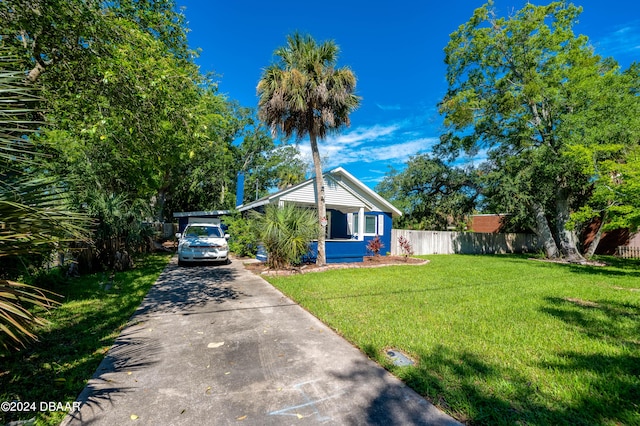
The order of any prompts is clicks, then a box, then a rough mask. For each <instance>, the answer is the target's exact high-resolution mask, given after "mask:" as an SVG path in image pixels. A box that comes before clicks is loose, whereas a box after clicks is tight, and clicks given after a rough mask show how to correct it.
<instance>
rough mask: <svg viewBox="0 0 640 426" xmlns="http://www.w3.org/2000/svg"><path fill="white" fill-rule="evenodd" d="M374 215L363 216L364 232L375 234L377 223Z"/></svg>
mask: <svg viewBox="0 0 640 426" xmlns="http://www.w3.org/2000/svg"><path fill="white" fill-rule="evenodd" d="M377 222H378V221H377V220H376V216H369V215H367V216H365V217H364V233H365V234H376V224H377Z"/></svg>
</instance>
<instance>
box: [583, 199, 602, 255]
mask: <svg viewBox="0 0 640 426" xmlns="http://www.w3.org/2000/svg"><path fill="white" fill-rule="evenodd" d="M606 220H607V211H606V210H605V211H604V212H602V215H601V216H600V225H598V230H597V231H596V235H594V236H593V241H591V244H590V245H589V248H588V249H587V251H586V252H585V253H584V257H586V258H587V259H591V258H592V257H593V255H594V254H595V253H596V249H597V248H598V244H600V239H601V238H602V229H603V228H604V224H605V222H606Z"/></svg>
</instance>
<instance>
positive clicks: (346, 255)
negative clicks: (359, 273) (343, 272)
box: [304, 240, 367, 263]
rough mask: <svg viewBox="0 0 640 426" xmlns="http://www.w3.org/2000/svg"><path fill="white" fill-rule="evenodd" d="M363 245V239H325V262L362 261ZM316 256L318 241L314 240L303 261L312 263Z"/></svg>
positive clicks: (364, 252)
mask: <svg viewBox="0 0 640 426" xmlns="http://www.w3.org/2000/svg"><path fill="white" fill-rule="evenodd" d="M365 245H366V243H365V242H364V241H357V240H327V241H325V253H326V257H327V263H354V262H362V261H363V260H364V256H366V251H367V250H366V248H365ZM317 257H318V242H317V241H314V242H312V243H311V249H310V250H309V254H308V255H307V256H306V257H305V258H304V261H305V262H310V263H314V262H315V261H316V258H317Z"/></svg>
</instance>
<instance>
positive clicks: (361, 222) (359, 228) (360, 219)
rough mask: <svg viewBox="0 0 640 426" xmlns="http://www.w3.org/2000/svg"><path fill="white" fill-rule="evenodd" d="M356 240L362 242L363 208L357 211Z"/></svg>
mask: <svg viewBox="0 0 640 426" xmlns="http://www.w3.org/2000/svg"><path fill="white" fill-rule="evenodd" d="M358 240H359V241H362V240H364V207H360V209H359V210H358Z"/></svg>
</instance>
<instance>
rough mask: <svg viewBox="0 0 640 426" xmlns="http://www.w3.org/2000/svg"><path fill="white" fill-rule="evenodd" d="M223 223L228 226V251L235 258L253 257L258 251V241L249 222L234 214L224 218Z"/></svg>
mask: <svg viewBox="0 0 640 426" xmlns="http://www.w3.org/2000/svg"><path fill="white" fill-rule="evenodd" d="M224 223H225V224H226V225H228V226H229V234H230V235H231V238H230V239H229V250H230V251H231V252H232V253H233V254H235V255H236V256H244V257H253V256H255V255H256V253H257V251H258V240H257V238H256V234H255V232H253V226H252V224H251V220H250V219H248V218H245V217H242V215H240V213H234V214H233V215H231V216H227V217H225V218H224Z"/></svg>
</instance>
